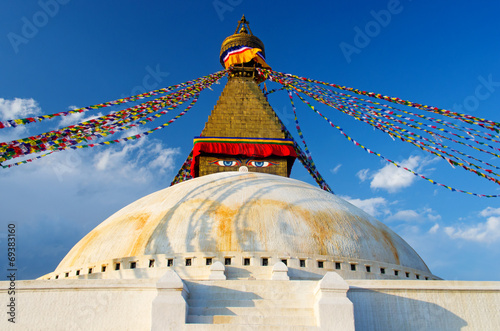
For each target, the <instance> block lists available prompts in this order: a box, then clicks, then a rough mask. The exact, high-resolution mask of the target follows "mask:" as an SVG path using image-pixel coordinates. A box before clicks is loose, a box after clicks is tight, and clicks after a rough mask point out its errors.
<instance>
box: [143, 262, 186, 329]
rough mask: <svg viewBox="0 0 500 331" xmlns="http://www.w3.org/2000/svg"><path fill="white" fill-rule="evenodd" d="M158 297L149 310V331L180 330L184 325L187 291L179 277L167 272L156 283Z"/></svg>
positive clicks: (173, 272)
mask: <svg viewBox="0 0 500 331" xmlns="http://www.w3.org/2000/svg"><path fill="white" fill-rule="evenodd" d="M156 288H157V291H158V295H157V296H156V298H155V299H154V300H153V307H152V309H151V330H153V331H160V330H161V331H163V330H180V329H183V328H184V325H185V324H186V316H187V313H188V305H187V302H186V300H187V298H188V296H189V290H188V288H187V287H186V286H185V285H184V283H183V282H182V279H181V278H180V277H179V275H178V274H177V273H176V272H175V271H173V270H169V271H167V272H166V273H165V275H163V276H162V277H161V278H160V280H159V281H158V283H156Z"/></svg>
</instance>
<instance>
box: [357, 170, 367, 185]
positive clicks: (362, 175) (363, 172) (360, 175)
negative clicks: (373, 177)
mask: <svg viewBox="0 0 500 331" xmlns="http://www.w3.org/2000/svg"><path fill="white" fill-rule="evenodd" d="M369 172H370V169H361V170H360V171H358V173H357V174H356V176H358V178H359V179H360V180H361V181H362V182H364V181H365V180H367V179H368V178H369V177H370V176H369Z"/></svg>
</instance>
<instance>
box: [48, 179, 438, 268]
mask: <svg viewBox="0 0 500 331" xmlns="http://www.w3.org/2000/svg"><path fill="white" fill-rule="evenodd" d="M190 252H211V253H215V254H217V253H221V252H268V253H269V254H273V253H276V254H282V255H283V254H285V255H287V256H291V255H293V254H299V255H300V254H302V255H304V254H305V255H310V256H313V255H314V256H318V255H322V256H334V257H343V258H346V259H354V260H365V261H376V262H379V263H385V264H390V265H400V266H403V267H407V268H412V269H416V270H421V271H423V272H425V273H429V270H428V268H427V266H426V265H425V263H424V262H423V261H422V259H421V258H420V257H419V256H418V254H417V253H416V252H415V251H414V250H413V249H412V248H411V247H410V246H409V245H408V244H407V243H406V242H405V241H404V240H403V239H401V237H399V236H398V235H397V234H396V233H394V232H393V231H391V230H390V229H389V228H388V227H387V226H385V225H384V224H382V223H380V222H379V221H377V220H376V219H374V218H373V217H371V216H370V215H368V214H366V213H365V212H363V211H362V210H360V209H359V208H357V207H355V206H353V205H351V204H350V203H348V202H346V201H344V200H342V199H340V198H339V197H337V196H335V195H333V194H330V193H327V192H325V191H323V190H321V189H318V188H316V187H313V186H311V185H309V184H307V183H304V182H301V181H298V180H294V179H290V178H286V177H281V176H276V175H268V174H262V173H254V172H249V173H245V172H221V173H217V174H213V175H208V176H203V177H199V178H195V179H192V180H189V181H186V182H183V183H180V184H177V185H174V186H172V187H169V188H166V189H163V190H161V191H158V192H155V193H153V194H150V195H148V196H146V197H144V198H142V199H139V200H137V201H136V202H134V203H132V204H130V205H128V206H126V207H125V208H123V209H121V210H120V211H118V212H117V213H115V214H114V215H112V216H111V217H109V218H108V219H107V220H106V221H104V222H103V223H101V224H100V225H99V226H97V227H96V228H95V229H94V230H92V231H91V232H90V233H89V234H87V235H86V236H85V237H84V238H83V239H82V240H80V242H78V243H77V244H76V245H75V246H74V247H73V248H72V249H71V251H70V252H69V253H68V254H67V255H66V257H65V258H64V259H63V260H62V261H61V263H60V264H59V266H58V268H57V269H56V272H57V271H64V270H70V269H75V268H78V267H83V266H86V265H89V264H91V263H99V262H100V261H105V260H113V259H119V258H124V257H131V256H136V257H137V256H144V255H155V254H164V255H167V256H168V255H170V256H173V255H175V254H185V253H190Z"/></svg>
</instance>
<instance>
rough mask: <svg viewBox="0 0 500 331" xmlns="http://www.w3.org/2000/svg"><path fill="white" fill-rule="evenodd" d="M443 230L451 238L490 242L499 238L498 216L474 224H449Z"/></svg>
mask: <svg viewBox="0 0 500 331" xmlns="http://www.w3.org/2000/svg"><path fill="white" fill-rule="evenodd" d="M444 231H445V233H446V234H447V235H448V236H449V237H450V238H452V239H464V240H469V241H477V242H484V243H492V242H495V241H498V240H500V217H494V216H492V217H489V218H488V219H487V221H486V222H484V223H478V224H476V225H474V226H463V225H461V226H449V227H445V228H444Z"/></svg>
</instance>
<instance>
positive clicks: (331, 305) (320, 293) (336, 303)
mask: <svg viewBox="0 0 500 331" xmlns="http://www.w3.org/2000/svg"><path fill="white" fill-rule="evenodd" d="M348 290H349V285H348V284H347V283H346V281H345V280H344V279H343V278H342V277H340V276H339V274H337V273H336V272H327V273H326V275H325V276H324V277H323V279H321V280H320V281H319V283H318V286H317V287H316V290H315V296H316V302H315V304H314V314H315V316H316V321H317V323H318V327H319V328H320V329H321V330H339V331H354V306H353V304H352V302H351V301H350V300H349V299H348V298H347V291H348Z"/></svg>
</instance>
